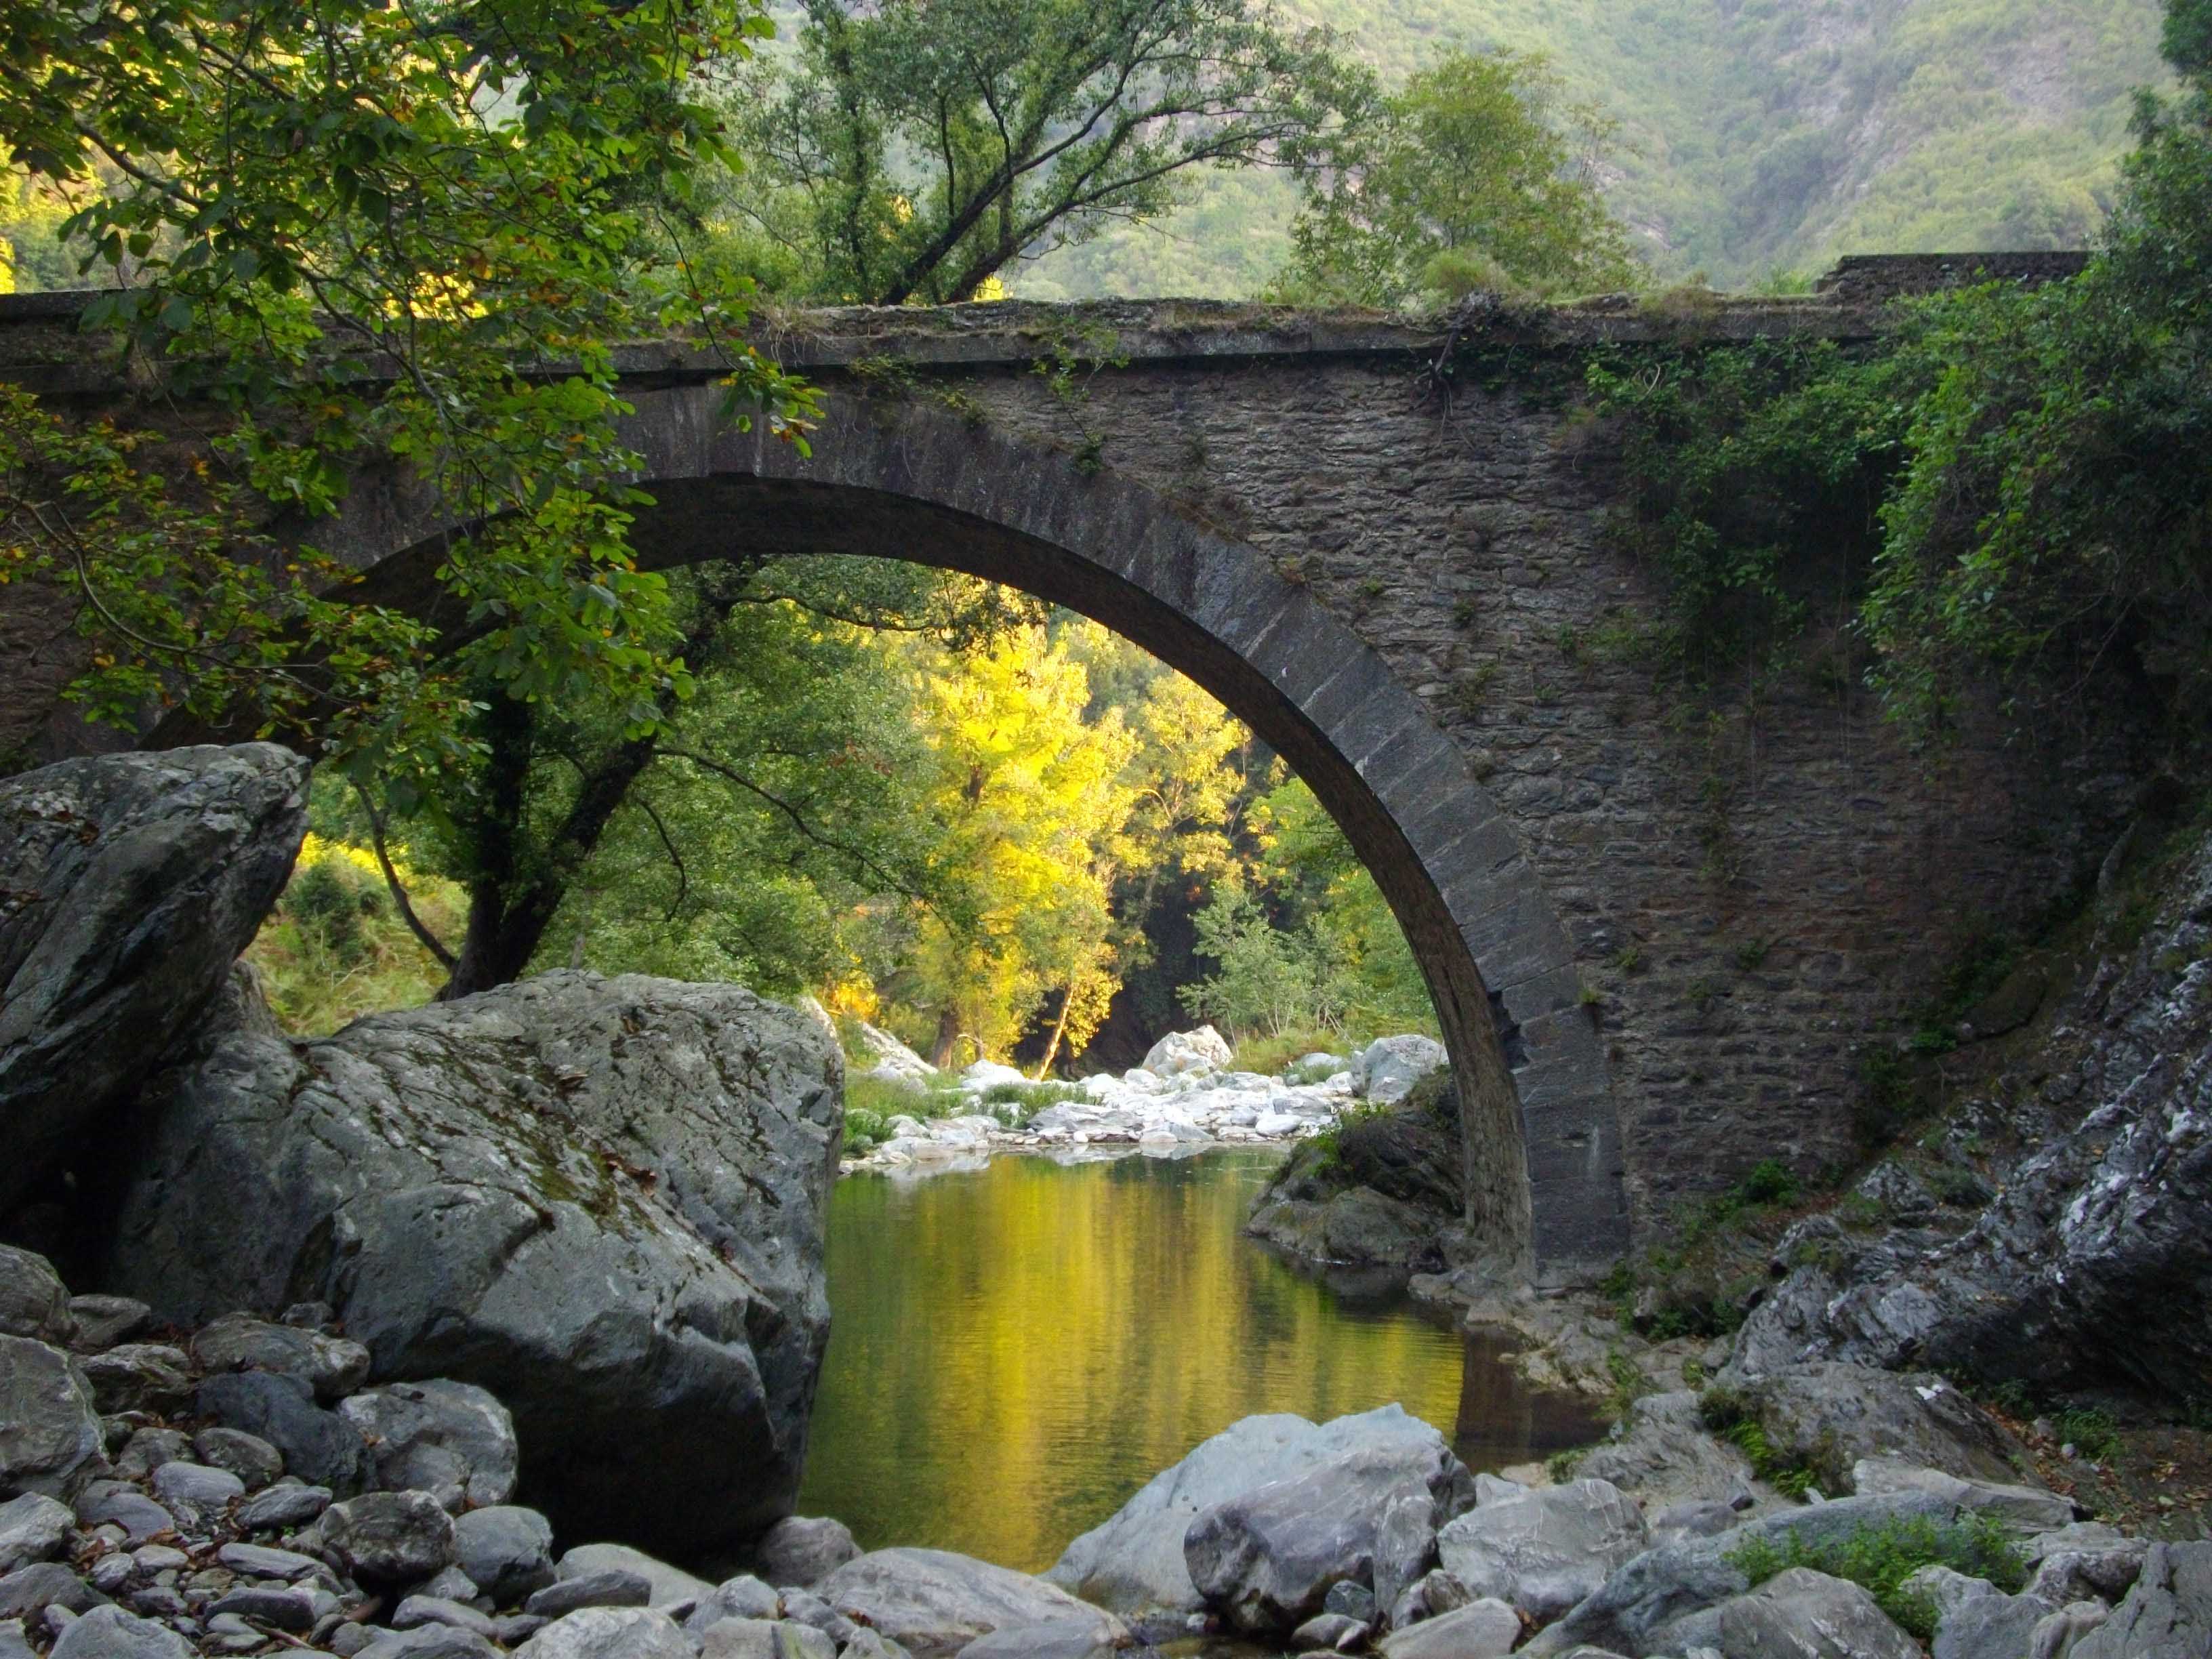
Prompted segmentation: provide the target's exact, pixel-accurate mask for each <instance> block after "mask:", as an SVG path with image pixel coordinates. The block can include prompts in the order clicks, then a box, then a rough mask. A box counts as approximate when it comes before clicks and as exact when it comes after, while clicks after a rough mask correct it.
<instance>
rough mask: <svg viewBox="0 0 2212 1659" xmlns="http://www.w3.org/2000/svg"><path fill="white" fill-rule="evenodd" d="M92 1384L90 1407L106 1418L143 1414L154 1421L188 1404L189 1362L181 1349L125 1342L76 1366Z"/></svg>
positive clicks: (190, 1396) (189, 1396)
mask: <svg viewBox="0 0 2212 1659" xmlns="http://www.w3.org/2000/svg"><path fill="white" fill-rule="evenodd" d="M77 1363H78V1364H79V1365H80V1366H81V1367H82V1370H83V1371H84V1375H85V1380H86V1381H87V1382H88V1383H91V1384H92V1403H93V1404H94V1406H95V1407H98V1408H99V1410H100V1412H101V1413H104V1414H106V1415H108V1416H114V1415H117V1414H119V1413H124V1412H145V1413H150V1414H151V1415H153V1416H155V1417H167V1416H170V1415H172V1414H173V1413H180V1412H182V1411H183V1410H185V1407H188V1406H190V1405H191V1399H192V1373H191V1359H190V1358H187V1357H186V1355H185V1351H184V1350H183V1349H181V1348H172V1347H170V1346H167V1344H165V1343H160V1342H125V1343H124V1344H122V1345H121V1346H118V1347H113V1348H109V1349H107V1350H106V1351H105V1352H100V1353H91V1354H86V1355H85V1356H84V1357H83V1358H82V1359H80V1360H79V1361H78V1362H77Z"/></svg>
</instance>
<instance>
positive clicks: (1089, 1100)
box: [839, 1025, 1445, 1176]
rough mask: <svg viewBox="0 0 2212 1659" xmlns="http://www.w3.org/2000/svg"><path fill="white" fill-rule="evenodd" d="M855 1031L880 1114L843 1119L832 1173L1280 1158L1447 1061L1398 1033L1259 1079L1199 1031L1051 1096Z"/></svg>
mask: <svg viewBox="0 0 2212 1659" xmlns="http://www.w3.org/2000/svg"><path fill="white" fill-rule="evenodd" d="M860 1032H861V1040H862V1042H864V1043H865V1044H866V1046H867V1047H868V1048H871V1049H872V1050H873V1053H874V1063H873V1065H872V1067H871V1068H870V1069H869V1070H867V1071H865V1072H862V1073H860V1076H862V1077H863V1078H866V1079H869V1080H870V1081H871V1082H872V1083H873V1084H874V1085H877V1087H876V1090H875V1091H874V1092H873V1093H872V1096H871V1098H872V1100H874V1101H877V1102H879V1103H882V1104H883V1105H884V1106H885V1107H887V1108H889V1109H886V1110H881V1111H878V1110H872V1109H871V1110H862V1111H848V1121H847V1133H848V1148H850V1147H852V1146H858V1147H859V1150H858V1151H857V1152H848V1156H847V1157H846V1158H843V1159H842V1162H841V1163H840V1165H839V1173H840V1174H848V1175H849V1174H853V1173H856V1172H859V1171H862V1170H866V1171H871V1172H874V1173H878V1174H894V1173H896V1174H908V1175H917V1176H920V1175H931V1174H939V1173H944V1172H947V1171H951V1170H974V1169H978V1168H981V1167H982V1166H983V1165H984V1164H987V1163H988V1162H989V1161H990V1160H991V1159H992V1158H994V1157H1000V1156H1007V1155H1017V1154H1021V1155H1030V1156H1045V1157H1049V1158H1055V1159H1058V1160H1060V1161H1061V1162H1069V1163H1072V1162H1086V1161H1091V1160H1096V1159H1100V1158H1116V1157H1125V1156H1127V1155H1128V1154H1129V1153H1130V1152H1132V1151H1135V1152H1145V1153H1148V1154H1151V1155H1153V1156H1187V1155H1189V1154H1191V1153H1194V1152H1205V1151H1209V1150H1213V1149H1218V1148H1235V1147H1252V1146H1289V1145H1291V1144H1293V1143H1295V1142H1297V1141H1299V1140H1303V1139H1307V1138H1309V1137H1310V1136H1313V1135H1315V1134H1318V1133H1321V1132H1322V1130H1324V1129H1326V1128H1328V1127H1329V1126H1330V1125H1331V1124H1334V1123H1335V1122H1336V1121H1338V1120H1339V1119H1340V1117H1341V1116H1342V1115H1344V1113H1345V1112H1346V1111H1347V1110H1349V1109H1356V1108H1358V1107H1361V1106H1365V1105H1382V1104H1387V1103H1390V1102H1393V1101H1396V1100H1399V1099H1402V1098H1403V1097H1404V1096H1405V1095H1406V1093H1407V1091H1409V1090H1410V1089H1411V1088H1412V1087H1413V1084H1414V1083H1415V1082H1416V1081H1417V1080H1418V1079H1419V1078H1420V1077H1422V1076H1423V1075H1425V1073H1429V1072H1431V1071H1433V1070H1434V1069H1436V1067H1437V1066H1441V1065H1443V1063H1444V1059H1445V1056H1444V1050H1443V1045H1442V1044H1440V1043H1437V1042H1435V1041H1433V1040H1432V1039H1431V1038H1428V1037H1425V1036H1418V1035H1413V1034H1407V1035H1402V1036H1387V1037H1380V1038H1377V1039H1376V1041H1375V1042H1370V1043H1368V1044H1366V1045H1364V1046H1363V1047H1362V1048H1359V1049H1358V1050H1356V1051H1355V1052H1353V1053H1352V1054H1308V1055H1306V1056H1305V1057H1304V1058H1303V1059H1301V1060H1298V1061H1297V1063H1296V1064H1294V1065H1293V1066H1291V1068H1290V1069H1289V1072H1288V1073H1287V1074H1285V1075H1284V1076H1280V1077H1267V1076H1263V1075H1261V1074H1260V1073H1255V1072H1243V1071H1237V1070H1236V1069H1234V1066H1233V1055H1232V1054H1231V1050H1230V1048H1229V1045H1228V1043H1227V1042H1225V1041H1224V1040H1223V1039H1222V1037H1221V1036H1220V1035H1219V1033H1218V1032H1216V1031H1215V1030H1214V1029H1213V1028H1212V1026H1210V1025H1206V1026H1200V1028H1199V1029H1198V1030H1195V1031H1179V1032H1175V1033H1171V1034H1170V1035H1169V1036H1164V1037H1163V1038H1161V1039H1160V1040H1159V1042H1157V1043H1155V1044H1153V1046H1152V1050H1151V1052H1150V1053H1148V1054H1146V1056H1145V1060H1144V1063H1143V1064H1142V1065H1140V1066H1132V1067H1131V1068H1130V1069H1129V1070H1127V1071H1126V1072H1123V1073H1121V1074H1120V1075H1119V1076H1115V1075H1113V1074H1110V1073H1100V1074H1098V1075H1096V1076H1092V1077H1089V1078H1085V1079H1083V1080H1082V1081H1081V1082H1079V1083H1073V1084H1058V1083H1050V1084H1048V1083H1039V1082H1036V1081H1035V1080H1033V1079H1029V1078H1026V1077H1024V1075H1023V1074H1022V1073H1019V1072H1018V1071H1016V1070H1014V1069H1013V1068H1012V1066H1002V1065H999V1064H996V1063H994V1062H993V1061H990V1060H978V1061H976V1062H975V1064H974V1065H972V1066H969V1067H968V1068H967V1069H966V1070H965V1071H963V1072H961V1073H958V1074H957V1076H947V1075H946V1074H944V1073H939V1071H938V1070H937V1069H936V1068H934V1067H933V1066H929V1065H928V1063H927V1061H925V1060H922V1059H921V1057H920V1056H919V1055H917V1054H915V1053H914V1052H913V1051H912V1050H911V1049H908V1048H905V1047H904V1045H902V1044H901V1043H899V1042H897V1040H896V1038H893V1037H891V1036H889V1035H888V1034H887V1033H884V1032H882V1031H878V1030H875V1029H874V1028H873V1027H868V1026H864V1027H861V1028H860ZM878 1131H879V1133H878Z"/></svg>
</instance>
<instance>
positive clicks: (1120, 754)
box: [891, 623, 1134, 1066]
mask: <svg viewBox="0 0 2212 1659" xmlns="http://www.w3.org/2000/svg"><path fill="white" fill-rule="evenodd" d="M1077 626H1078V628H1079V629H1090V628H1091V627H1094V626H1095V624H1091V623H1082V624H1078V625H1077ZM915 667H916V669H917V671H918V672H919V678H920V689H921V693H922V696H923V708H924V714H923V720H924V726H925V730H926V732H927V739H928V743H929V745H930V748H931V750H932V764H931V765H930V767H929V769H928V770H927V774H926V776H927V780H928V781H927V786H926V789H925V792H924V794H923V796H922V799H923V801H924V803H925V805H926V810H927V811H930V812H931V813H933V815H934V816H935V817H938V818H939V821H940V822H942V823H944V824H945V826H946V833H945V838H944V840H943V841H942V842H941V843H940V844H939V848H938V849H937V851H936V852H935V854H933V866H934V868H935V870H936V871H937V872H939V874H940V875H941V876H942V877H944V878H946V879H947V881H948V883H951V882H957V884H958V886H959V887H960V889H961V890H963V900H962V902H961V903H960V904H959V906H958V908H957V915H959V916H963V917H964V918H965V919H966V920H965V921H964V924H963V922H962V921H958V920H956V918H955V916H953V915H946V914H945V913H943V912H939V911H930V912H927V913H925V914H923V915H921V916H919V917H918V918H917V926H916V933H915V940H914V945H913V949H912V952H911V954H910V955H909V957H908V959H907V965H906V969H905V971H904V972H903V973H902V975H900V976H899V977H898V979H897V980H896V981H894V984H893V986H892V987H891V988H892V989H893V991H894V994H896V996H897V997H898V999H899V1000H901V1001H902V1002H904V1003H906V1004H907V1005H908V1006H911V1007H915V1008H916V1009H918V1010H921V1011H924V1012H927V1014H929V1015H930V1016H931V1017H932V1018H933V1024H934V1031H933V1033H932V1034H931V1036H930V1037H929V1039H928V1042H929V1047H930V1048H931V1049H932V1051H933V1054H932V1058H933V1060H934V1062H935V1063H936V1064H938V1065H940V1066H941V1065H946V1064H949V1063H951V1061H952V1060H954V1059H955V1057H956V1054H957V1050H958V1049H959V1048H960V1047H961V1045H962V1043H963V1040H965V1041H966V1042H969V1043H970V1044H972V1046H973V1047H974V1048H976V1049H978V1050H980V1051H981V1053H982V1054H1003V1053H1005V1052H1006V1051H1007V1050H1008V1049H1009V1048H1011V1047H1012V1044H1013V1043H1014V1042H1015V1041H1016V1040H1017V1039H1018V1037H1019V1036H1021V1035H1022V1033H1023V1031H1024V1030H1025V1029H1026V1028H1027V1026H1028V1025H1029V1024H1030V1021H1031V1020H1032V1019H1033V1018H1035V1017H1036V1015H1037V1014H1038V1013H1039V1012H1041V1011H1042V1009H1043V1008H1044V1007H1045V1006H1047V1004H1048V1001H1049V1000H1050V999H1051V998H1052V997H1053V996H1054V994H1058V996H1059V997H1060V1024H1061V1026H1062V1029H1063V1033H1064V1035H1063V1037H1062V1041H1064V1042H1066V1044H1067V1045H1068V1046H1069V1047H1070V1048H1073V1049H1078V1050H1079V1049H1080V1048H1082V1046H1083V1044H1084V1042H1086V1041H1087V1040H1088V1038H1089V1036H1090V1030H1091V1028H1092V1027H1094V1026H1095V1024H1096V1020H1097V1018H1098V1017H1099V1016H1100V1015H1102V1014H1103V1011H1104V1006H1105V1000H1106V999H1108V998H1109V997H1110V996H1111V994H1112V991H1113V988H1114V986H1115V984H1117V983H1118V978H1117V962H1116V953H1115V921H1114V912H1113V889H1114V882H1115V876H1116V874H1117V873H1118V872H1119V871H1120V870H1121V867H1122V866H1123V865H1124V864H1125V862H1126V861H1127V859H1128V858H1129V857H1130V855H1131V853H1132V850H1133V849H1132V848H1130V847H1129V845H1128V843H1127V840H1126V838H1125V836H1124V826H1125V825H1126V823H1127V818H1128V813H1129V807H1130V802H1131V799H1132V796H1133V790H1132V788H1131V787H1130V785H1129V783H1128V782H1127V779H1126V777H1125V769H1126V768H1127V763H1128V760H1129V757H1130V754H1131V752H1132V750H1133V746H1134V745H1133V738H1131V736H1130V733H1129V732H1128V730H1127V726H1125V725H1124V724H1123V722H1122V720H1121V717H1120V714H1119V713H1118V712H1117V711H1114V710H1110V709H1109V710H1108V711H1106V712H1105V713H1104V714H1103V715H1102V716H1101V717H1099V718H1097V719H1096V720H1085V711H1086V705H1087V704H1088V703H1089V701H1090V689H1089V684H1088V681H1087V678H1086V677H1085V672H1084V669H1083V665H1082V664H1081V662H1079V660H1077V659H1076V658H1075V656H1074V654H1073V652H1072V651H1071V649H1070V648H1069V644H1068V641H1067V639H1066V636H1065V634H1063V635H1062V637H1060V638H1058V639H1051V638H1048V636H1047V635H1045V633H1044V631H1043V630H1042V629H1023V630H1018V631H1016V632H1014V633H1013V634H1011V635H1008V636H1007V637H1006V638H1005V639H1003V640H1001V641H998V642H996V643H994V644H993V645H992V646H990V647H987V648H986V649H982V650H976V651H970V652H967V653H962V654H959V655H957V656H953V655H951V654H948V653H942V652H935V653H928V654H926V655H924V656H923V657H921V659H919V660H918V661H917V662H916V663H915ZM918 1035H919V1034H918Z"/></svg>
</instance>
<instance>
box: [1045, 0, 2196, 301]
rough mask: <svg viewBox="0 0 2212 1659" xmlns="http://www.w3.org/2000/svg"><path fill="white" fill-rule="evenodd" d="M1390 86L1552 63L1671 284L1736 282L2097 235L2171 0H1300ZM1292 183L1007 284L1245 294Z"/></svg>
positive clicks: (1274, 261)
mask: <svg viewBox="0 0 2212 1659" xmlns="http://www.w3.org/2000/svg"><path fill="white" fill-rule="evenodd" d="M1295 9H1296V11H1297V15H1302V16H1305V17H1308V18H1310V19H1311V20H1312V21H1317V22H1322V23H1326V24H1328V25H1329V26H1330V27H1334V28H1335V29H1337V30H1339V31H1340V32H1341V33H1343V35H1344V36H1345V38H1346V43H1347V45H1348V46H1350V48H1351V49H1352V51H1353V52H1357V53H1358V55H1360V56H1362V57H1364V58H1366V59H1367V60H1368V61H1370V63H1372V64H1375V65H1376V68H1378V69H1379V70H1383V72H1384V73H1385V74H1386V75H1388V76H1390V77H1392V78H1393V79H1394V80H1395V79H1397V78H1401V77H1402V76H1404V75H1405V74H1406V73H1407V71H1408V70H1412V69H1413V68H1415V67H1417V66H1418V65H1419V64H1422V63H1424V62H1425V61H1426V60H1428V59H1429V58H1432V57H1433V56H1435V55H1436V54H1437V53H1438V52H1443V51H1445V50H1447V49H1449V47H1451V46H1468V47H1474V48H1480V47H1484V46H1511V47H1516V48H1518V49H1521V50H1524V51H1539V52H1545V53H1547V54H1548V55H1549V56H1550V57H1551V58H1552V59H1553V62H1554V63H1555V64H1557V65H1558V67H1559V70H1560V72H1561V73H1562V74H1563V75H1564V76H1565V78H1566V81H1567V82H1568V84H1569V86H1570V88H1571V89H1572V91H1573V94H1574V95H1575V96H1576V97H1577V98H1579V99H1583V100H1589V101H1590V102H1593V103H1595V104H1597V105H1599V106H1601V107H1602V108H1603V109H1604V110H1605V111H1606V112H1607V113H1608V114H1610V115H1611V116H1613V118H1616V119H1617V120H1619V121H1620V124H1621V135H1622V148H1621V152H1620V155H1618V156H1617V158H1616V162H1615V165H1616V167H1617V169H1618V173H1619V176H1618V178H1617V179H1616V181H1615V182H1614V185H1613V190H1612V198H1613V204H1614V207H1615V209H1616V210H1617V211H1618V212H1619V213H1620V216H1621V217H1622V218H1623V219H1625V220H1626V222H1628V223H1629V224H1630V225H1631V226H1632V228H1634V230H1635V231H1636V233H1637V239H1638V246H1639V247H1640V248H1641V249H1642V251H1643V253H1644V258H1646V259H1647V260H1648V261H1649V262H1650V264H1651V266H1652V268H1653V270H1654V272H1655V274H1656V275H1657V276H1660V277H1662V278H1664V279H1670V280H1679V279H1680V278H1681V277H1683V276H1687V275H1689V274H1690V273H1692V271H1698V270H1702V271H1704V272H1705V273H1706V275H1707V276H1710V278H1711V280H1712V281H1713V282H1714V283H1717V284H1719V285H1722V286H1724V287H1743V286H1748V285H1751V284H1753V283H1758V282H1760V281H1762V280H1764V279H1766V278H1768V277H1770V276H1772V275H1774V274H1775V273H1778V272H1798V273H1809V272H1814V271H1817V270H1821V269H1824V268H1825V267H1826V265H1827V264H1829V263H1831V262H1832V259H1833V258H1835V256H1837V255H1838V254H1839V253H1845V252H1875V251H1881V252H1915V251H1919V252H1931V251H1940V250H1954V249H1972V248H2022V249H2025V248H2051V247H2075V246H2082V245H2083V244H2085V243H2086V242H2087V241H2089V240H2091V239H2092V238H2093V236H2094V234H2095V232H2096V228H2097V225H2098V223H2099V222H2100V220H2101V218H2102V217H2103V214H2104V210H2105V208H2106V204H2107V203H2108V201H2109V198H2110V193H2111V190H2112V183H2113V179H2114V177H2115V165H2116V163H2117V161H2118V157H2119V156H2120V155H2122V154H2123V153H2124V151H2125V150H2126V149H2127V148H2128V144H2129V135H2128V118H2129V116H2130V112H2131V111H2132V109H2133V102H2134V100H2133V94H2134V91H2135V89H2136V88H2138V87H2142V86H2148V85H2154V84H2158V83H2160V82H2162V80H2163V72H2162V68H2161V65H2160V62H2159V58H2158V52H2157V41H2158V30H2159V20H2160V15H2161V10H2160V0H1297V4H1296V8H1295ZM1296 206H1297V195H1296V191H1295V190H1294V189H1293V188H1292V187H1291V185H1290V183H1289V181H1288V180H1287V179H1283V178H1281V177H1280V176H1278V175H1273V174H1268V173H1258V174H1212V175H1210V176H1208V177H1207V178H1206V179H1202V180H1201V181H1200V185H1199V189H1198V191H1197V192H1196V199H1195V200H1194V202H1193V203H1192V204H1191V205H1190V206H1189V207H1188V208H1186V209H1185V210H1182V211H1181V212H1178V213H1177V214H1176V215H1175V216H1173V217H1171V218H1170V219H1168V220H1165V221H1163V222H1160V223H1158V225H1153V226H1118V227H1116V228H1115V229H1114V230H1113V231H1111V232H1110V233H1109V234H1107V235H1105V236H1103V237H1101V238H1100V239H1098V240H1097V241H1096V242H1093V243H1091V244H1090V245H1088V246H1084V247H1080V248H1073V249H1064V250H1061V251H1060V252H1057V253H1054V254H1053V255H1051V256H1049V257H1048V258H1045V259H1043V260H1042V261H1040V262H1039V263H1038V264H1036V265H1033V266H1030V267H1029V268H1027V269H1026V270H1024V272H1023V273H1022V275H1021V276H1020V277H1019V278H1018V280H1017V281H1016V282H1015V283H1014V284H1013V285H1012V286H1013V289H1014V291H1015V292H1016V293H1018V294H1022V295H1029V296H1031V297H1036V298H1040V299H1043V298H1059V297H1078V296H1083V295H1101V294H1127V295H1135V294H1191V295H1219V296H1222V297H1237V296H1241V295H1247V294H1249V293H1250V292H1252V291H1253V289H1255V288H1256V287H1257V286H1258V285H1259V284H1260V283H1263V282H1265V281H1266V280H1267V276H1269V275H1270V274H1272V272H1273V270H1274V269H1275V268H1276V266H1277V265H1278V264H1279V263H1280V262H1281V260H1282V258H1284V256H1285V252H1286V251H1287V246H1288V234H1287V233H1288V228H1289V222H1290V218H1291V215H1292V214H1293V213H1294V212H1295V210H1296Z"/></svg>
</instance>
